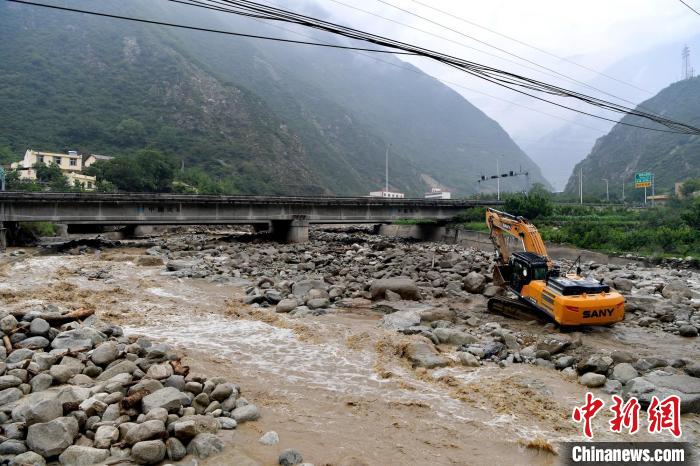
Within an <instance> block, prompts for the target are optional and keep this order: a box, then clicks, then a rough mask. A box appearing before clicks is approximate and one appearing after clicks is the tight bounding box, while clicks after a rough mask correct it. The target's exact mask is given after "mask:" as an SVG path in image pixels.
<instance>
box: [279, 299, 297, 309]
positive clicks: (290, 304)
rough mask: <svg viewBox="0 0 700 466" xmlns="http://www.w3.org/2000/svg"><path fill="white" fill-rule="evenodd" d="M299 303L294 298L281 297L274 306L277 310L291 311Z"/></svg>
mask: <svg viewBox="0 0 700 466" xmlns="http://www.w3.org/2000/svg"><path fill="white" fill-rule="evenodd" d="M298 305H299V303H298V302H297V300H296V299H283V300H282V301H280V302H279V303H277V306H276V307H275V311H277V312H291V311H293V310H294V309H296V307H297V306H298Z"/></svg>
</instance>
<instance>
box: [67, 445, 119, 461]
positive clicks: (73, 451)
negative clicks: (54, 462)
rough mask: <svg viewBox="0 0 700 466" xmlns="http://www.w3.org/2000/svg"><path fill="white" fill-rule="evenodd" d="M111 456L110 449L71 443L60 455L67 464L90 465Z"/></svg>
mask: <svg viewBox="0 0 700 466" xmlns="http://www.w3.org/2000/svg"><path fill="white" fill-rule="evenodd" d="M108 457H109V450H103V449H100V448H92V447H84V446H78V445H71V446H70V447H68V448H66V449H65V451H64V452H63V453H61V455H60V456H59V457H58V461H60V462H61V464H63V465H65V466H90V465H93V464H98V463H101V462H102V461H104V460H106V459H107V458H108Z"/></svg>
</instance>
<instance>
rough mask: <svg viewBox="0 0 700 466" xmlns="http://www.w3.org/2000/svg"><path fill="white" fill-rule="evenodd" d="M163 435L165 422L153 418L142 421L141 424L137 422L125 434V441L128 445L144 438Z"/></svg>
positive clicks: (149, 438)
mask: <svg viewBox="0 0 700 466" xmlns="http://www.w3.org/2000/svg"><path fill="white" fill-rule="evenodd" d="M161 437H165V424H164V423H163V421H161V420H158V419H153V420H150V421H145V422H142V423H141V424H136V425H135V426H133V427H132V428H131V429H129V430H128V431H127V432H126V435H125V436H124V442H126V443H127V445H134V444H135V443H138V442H143V441H144V440H151V439H154V438H161Z"/></svg>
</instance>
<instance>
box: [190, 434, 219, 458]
mask: <svg viewBox="0 0 700 466" xmlns="http://www.w3.org/2000/svg"><path fill="white" fill-rule="evenodd" d="M222 451H224V442H223V441H222V440H221V439H220V438H219V437H217V436H216V435H214V434H208V433H204V434H199V435H197V436H196V437H195V438H193V439H192V441H191V442H190V444H189V445H187V453H189V454H190V455H192V456H194V457H196V458H200V459H204V458H208V457H210V456H212V455H216V454H217V453H221V452H222Z"/></svg>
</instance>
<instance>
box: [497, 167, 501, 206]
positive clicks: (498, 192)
mask: <svg viewBox="0 0 700 466" xmlns="http://www.w3.org/2000/svg"><path fill="white" fill-rule="evenodd" d="M499 159H500V157H496V176H497V178H496V196H497V199H498V200H499V201H500V200H501V168H500V165H499Z"/></svg>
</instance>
